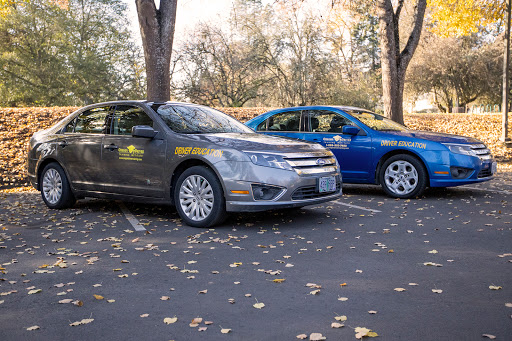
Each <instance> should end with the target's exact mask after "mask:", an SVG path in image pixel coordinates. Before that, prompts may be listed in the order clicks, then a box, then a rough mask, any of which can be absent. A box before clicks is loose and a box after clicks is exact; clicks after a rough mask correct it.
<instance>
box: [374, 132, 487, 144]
mask: <svg viewBox="0 0 512 341" xmlns="http://www.w3.org/2000/svg"><path fill="white" fill-rule="evenodd" d="M381 133H383V134H390V135H397V136H404V137H412V138H416V139H423V140H427V141H433V142H440V143H461V144H473V143H482V142H481V141H479V140H477V139H475V138H472V137H466V136H459V135H453V134H444V133H434V132H430V131H416V130H409V131H386V132H384V131H382V132H381Z"/></svg>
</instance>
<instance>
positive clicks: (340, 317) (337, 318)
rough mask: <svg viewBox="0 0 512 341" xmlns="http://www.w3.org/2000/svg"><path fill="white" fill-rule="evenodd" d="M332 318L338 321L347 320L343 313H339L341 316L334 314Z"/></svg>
mask: <svg viewBox="0 0 512 341" xmlns="http://www.w3.org/2000/svg"><path fill="white" fill-rule="evenodd" d="M334 319H335V320H336V321H340V322H345V321H346V320H347V317H346V316H345V315H341V316H334Z"/></svg>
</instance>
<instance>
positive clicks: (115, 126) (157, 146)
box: [101, 105, 166, 198]
mask: <svg viewBox="0 0 512 341" xmlns="http://www.w3.org/2000/svg"><path fill="white" fill-rule="evenodd" d="M111 121H112V122H111V127H110V130H109V134H107V135H105V136H104V138H103V146H102V148H101V155H102V156H101V165H102V168H103V171H104V172H103V176H104V177H103V179H104V187H105V191H107V192H109V193H115V194H126V195H135V196H142V197H156V198H161V197H163V196H164V186H163V183H164V181H163V175H164V165H165V150H166V144H165V140H164V139H161V138H158V137H156V138H144V137H133V136H132V128H133V127H134V126H136V125H147V126H151V127H153V128H155V125H154V122H153V120H152V119H151V118H150V117H149V116H148V114H147V113H146V112H145V111H144V109H142V108H141V107H138V106H135V105H117V106H116V107H115V110H114V112H113V114H112V120H111Z"/></svg>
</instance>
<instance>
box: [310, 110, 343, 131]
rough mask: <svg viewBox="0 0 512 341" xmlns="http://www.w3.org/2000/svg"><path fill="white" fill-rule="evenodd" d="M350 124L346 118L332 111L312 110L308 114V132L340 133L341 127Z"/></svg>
mask: <svg viewBox="0 0 512 341" xmlns="http://www.w3.org/2000/svg"><path fill="white" fill-rule="evenodd" d="M350 124H352V122H351V121H350V120H349V119H348V118H346V117H344V116H342V115H340V114H338V113H335V112H332V111H328V110H312V111H310V113H309V131H310V132H321V133H322V132H323V133H327V132H328V133H341V132H342V129H343V126H346V125H350Z"/></svg>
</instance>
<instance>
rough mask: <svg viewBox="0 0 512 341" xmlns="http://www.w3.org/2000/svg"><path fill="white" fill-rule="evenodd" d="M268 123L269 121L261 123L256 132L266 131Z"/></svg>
mask: <svg viewBox="0 0 512 341" xmlns="http://www.w3.org/2000/svg"><path fill="white" fill-rule="evenodd" d="M267 121H268V120H265V121H263V122H261V123H260V124H259V125H258V126H257V127H256V131H265V130H267Z"/></svg>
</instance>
